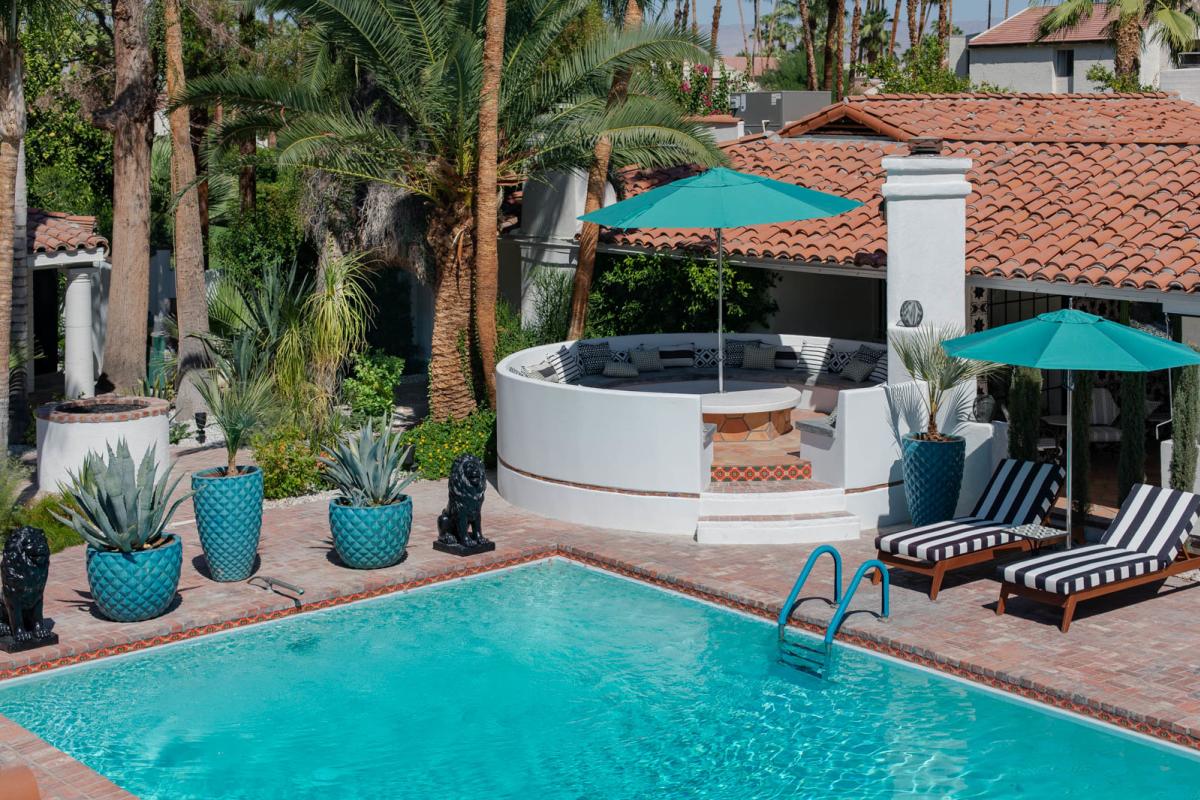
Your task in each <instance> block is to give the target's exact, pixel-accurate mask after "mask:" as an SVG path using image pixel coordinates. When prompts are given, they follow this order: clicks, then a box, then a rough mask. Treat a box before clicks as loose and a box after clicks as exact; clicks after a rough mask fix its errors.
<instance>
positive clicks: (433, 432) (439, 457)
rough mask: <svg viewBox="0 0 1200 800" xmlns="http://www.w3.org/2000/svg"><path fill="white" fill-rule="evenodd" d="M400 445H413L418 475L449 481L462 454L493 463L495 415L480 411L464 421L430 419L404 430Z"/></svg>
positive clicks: (483, 410)
mask: <svg viewBox="0 0 1200 800" xmlns="http://www.w3.org/2000/svg"><path fill="white" fill-rule="evenodd" d="M401 441H402V442H403V443H404V444H406V445H412V448H413V463H414V464H415V466H416V470H417V473H418V474H419V475H420V476H421V477H422V478H425V479H426V480H440V479H442V478H446V477H449V475H450V466H451V465H452V464H453V463H454V459H456V458H458V456H460V455H463V454H465V453H469V454H471V455H473V456H478V457H479V458H481V459H483V460H484V461H486V462H488V463H495V461H496V414H495V413H494V412H493V411H491V410H489V409H480V410H478V411H476V412H475V413H473V414H471V415H470V416H468V417H466V418H465V419H460V420H454V419H448V420H438V419H433V418H429V419H426V420H425V421H424V422H422V423H421V424H420V425H417V426H416V427H415V428H412V429H410V430H407V431H405V432H404V434H403V435H402V439H401Z"/></svg>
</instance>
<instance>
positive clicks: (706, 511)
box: [696, 480, 862, 544]
mask: <svg viewBox="0 0 1200 800" xmlns="http://www.w3.org/2000/svg"><path fill="white" fill-rule="evenodd" d="M743 488H744V489H745V491H740V490H741V489H743ZM861 528H862V526H861V523H860V522H859V519H858V517H856V516H854V515H853V514H851V513H849V512H848V511H846V494H845V492H844V490H842V489H841V488H839V487H837V486H830V485H828V484H823V483H819V482H817V481H810V480H801V481H751V482H747V483H741V484H732V485H731V484H728V483H714V484H712V485H711V486H710V487H709V491H707V492H703V493H701V495H700V519H699V522H698V524H697V526H696V541H698V542H701V543H707V544H811V543H814V542H831V541H845V540H848V539H857V538H858V535H859V533H860V531H861Z"/></svg>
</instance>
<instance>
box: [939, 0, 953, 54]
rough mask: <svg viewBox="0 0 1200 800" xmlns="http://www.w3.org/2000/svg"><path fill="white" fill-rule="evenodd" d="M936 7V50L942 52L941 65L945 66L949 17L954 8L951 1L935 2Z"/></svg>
mask: <svg viewBox="0 0 1200 800" xmlns="http://www.w3.org/2000/svg"><path fill="white" fill-rule="evenodd" d="M936 2H937V7H938V23H937V41H938V49H939V50H941V52H942V63H943V64H945V63H947V62H946V59H947V57H948V55H947V54H948V53H949V52H950V48H949V43H950V15H951V14H952V13H953V8H954V6H953V5H952V4H951V0H936Z"/></svg>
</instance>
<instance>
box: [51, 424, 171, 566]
mask: <svg viewBox="0 0 1200 800" xmlns="http://www.w3.org/2000/svg"><path fill="white" fill-rule="evenodd" d="M107 450H108V455H107V457H101V456H100V455H98V454H96V453H94V452H93V453H88V456H87V458H86V459H85V460H84V462H83V467H82V468H81V469H80V470H79V471H78V472H73V473H71V485H70V486H69V487H68V488H67V490H66V494H67V496H68V497H70V498H71V500H72V501H73V502H72V503H71V504H63V505H62V506H61V507H60V508H61V511H62V513H59V512H57V511H55V512H51V513H52V514H53V515H54V518H55V519H57V520H58V521H59V522H61V523H63V524H64V525H67V526H68V527H70V528H71V529H72V530H73V531H75V532H76V533H78V534H79V535H80V536H82V537H83V539H84V541H86V542H87V543H88V544H90V545H91V546H92V547H94V548H96V549H97V550H106V551H112V552H121V553H132V552H134V551H137V550H148V549H150V548H153V547H156V546H158V545H159V544H160V543H161V542H162V541H163V540H164V536H163V531H164V530H165V529H166V527H167V525H168V524H169V523H170V521H171V517H173V516H174V515H175V511H176V510H177V509H178V508H179V505H180V503H182V502H183V501H184V500H186V499H187V498H188V497H190V496H191V492H188V493H187V494H184V495H183V496H182V497H180V498H179V499H177V500H176V501H175V502H174V503H171V502H170V499H171V494H172V493H173V492H174V491H175V487H176V486H177V485H178V484H179V480H180V478H178V477H177V478H175V480H174V481H172V480H171V473H170V470H168V471H167V472H166V473H164V474H163V475H162V477H159V475H158V464H157V463H156V462H155V460H154V450H153V449H152V448H151V449H147V450H146V455H145V456H143V457H142V463H141V465H140V466H138V467H136V468H135V467H134V463H133V456H131V455H130V454H129V445H128V444H126V442H125V440H124V439H121V440H119V441H118V442H117V449H116V450H115V451H114V450H113V448H112V446H111V445H109V446H108V447H107ZM180 477H182V476H180Z"/></svg>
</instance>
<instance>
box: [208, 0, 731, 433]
mask: <svg viewBox="0 0 1200 800" xmlns="http://www.w3.org/2000/svg"><path fill="white" fill-rule="evenodd" d="M265 5H266V7H267V9H268V10H270V11H274V12H280V13H291V14H294V15H296V16H297V17H299V18H303V19H305V20H306V21H308V23H310V24H312V25H313V26H314V30H315V33H316V36H317V37H318V39H319V44H318V45H317V51H318V53H319V54H320V57H319V58H314V59H313V60H312V62H311V64H310V65H309V67H308V70H307V74H306V76H305V80H304V81H302V82H300V83H294V82H290V81H287V82H285V81H280V80H278V79H274V78H272V77H270V76H263V75H254V74H236V75H221V76H210V77H207V78H201V79H198V80H195V81H193V82H192V83H191V86H190V88H189V92H188V96H187V101H188V102H189V103H192V104H197V103H199V104H208V103H215V102H220V103H222V104H223V106H224V108H226V109H231V110H235V111H236V112H237V113H236V114H231V115H230V118H229V121H228V122H224V123H223V124H221V125H219V126H216V128H215V129H214V133H213V141H214V143H215V144H216V145H217V146H225V147H231V146H233V145H234V144H235V143H236V142H237V141H238V140H239V139H240V138H242V137H244V136H245V135H246V133H247V131H248V130H254V131H255V132H256V133H257V134H258V135H266V134H270V135H273V136H275V137H277V143H278V148H279V157H280V162H281V163H282V164H285V165H295V166H303V167H310V168H314V169H320V170H323V171H326V172H330V173H334V174H338V175H341V176H347V177H350V178H354V179H359V180H364V181H371V182H375V183H378V184H383V185H388V186H391V187H394V188H395V189H396V190H398V191H400V192H403V193H405V194H407V195H409V196H411V197H413V198H416V199H418V200H420V201H421V208H422V211H423V213H424V215H425V221H426V225H425V236H424V238H425V241H426V243H427V244H428V247H429V252H430V254H431V256H432V262H433V264H432V265H431V268H430V269H429V270H428V275H429V278H430V283H431V284H432V285H433V288H434V298H435V299H434V303H435V307H434V332H433V343H432V359H431V363H430V370H429V379H430V380H429V384H430V400H431V411H432V413H433V415H434V416H435V417H437V418H439V419H445V418H451V417H453V418H461V417H464V416H466V415H467V414H469V413H470V412H471V411H472V410H473V409H474V407H475V404H476V401H475V398H474V396H473V394H472V392H471V389H470V381H469V370H470V363H472V361H473V359H471V358H468V359H466V363H464V359H463V357H462V356H463V354H464V351H465V352H466V353H467V354H468V355H470V354H471V353H472V351H473V331H472V325H471V319H470V309H471V299H472V298H471V286H472V270H471V258H472V253H473V236H472V209H473V198H472V188H473V185H474V184H473V180H472V179H473V170H474V160H475V158H474V157H475V140H476V136H477V122H478V119H477V114H478V105H479V104H478V93H479V86H480V80H481V72H480V71H481V49H480V47H479V40H480V38H481V37H480V34H481V25H482V24H483V20H484V17H485V14H484V11H485V2H483V0H458V1H457V2H449V3H445V2H439V1H438V0H381V1H379V2H368V1H367V0H310V1H309V2H303V3H296V2H288V1H287V0H271V1H270V2H268V3H266V4H265ZM585 6H586V0H520V1H519V2H515V3H513V4H512V5H511V7H510V8H509V25H508V28H507V32H506V39H505V43H504V45H505V47H504V51H505V53H506V56H505V63H504V69H503V76H502V84H501V85H502V87H503V88H502V90H501V98H500V108H499V128H500V136H499V141H500V149H499V151H498V156H497V176H498V181H499V183H500V185H513V184H515V183H518V182H520V181H521V180H523V179H524V178H525V177H526V176H528V175H530V174H536V173H541V172H545V171H547V170H552V169H560V168H568V167H579V166H584V165H586V164H587V163H588V161H589V158H590V154H591V149H592V145H593V144H594V142H595V140H596V138H597V136H599V135H601V134H602V133H604V134H607V135H608V136H610V138H611V139H612V141H613V145H614V154H615V156H614V163H615V165H617V166H620V165H624V164H629V163H633V162H637V163H640V164H642V165H645V166H653V165H658V164H670V163H679V162H683V161H699V162H701V163H712V162H713V161H714V160H715V155H714V150H713V146H712V142H711V140H710V139H708V138H707V137H706V136H705V134H704V133H703V132H702V131H701V130H700V129H699V128H698V127H696V126H694V125H692V124H691V123H688V122H686V121H685V120H684V119H683V118H682V115H681V113H680V112H679V111H678V110H677V109H674V108H673V107H672V106H671V105H669V104H665V103H662V102H658V101H657V100H656V99H655V98H654V97H652V96H650V95H646V94H633V93H631V94H630V96H629V98H628V100H627V101H626V102H625V103H623V104H621V105H620V106H619V107H616V108H606V102H605V101H606V95H607V90H608V80H609V77H610V76H611V74H612V73H613V71H614V70H618V69H623V68H632V67H636V66H639V65H645V64H648V63H650V62H653V61H662V60H668V59H678V60H685V59H688V60H703V59H704V58H706V57H707V43H706V42H704V41H703V40H701V39H699V38H698V37H694V36H691V35H688V34H684V33H682V32H680V31H675V30H670V29H664V28H659V27H646V28H641V29H638V30H636V31H627V32H621V33H617V32H615V31H612V30H605V31H604V32H603V34H602V35H594V36H591V37H588V38H586V39H584V40H583V41H582V42H580V43H579V45H578V46H577V49H576V51H575V52H574V53H573V54H572V55H571V57H570V58H567V59H563V60H559V61H558V62H557V65H556V68H555V69H554V70H553V71H548V70H547V69H546V65H547V63H548V62H549V61H550V59H549V56H550V54H551V53H553V52H555V49H556V46H557V42H558V41H559V40H560V39H561V37H562V36H563V34H564V31H565V30H566V28H567V26H568V25H569V24H570V23H571V21H572V20H574V19H575V18H577V17H578V16H579V15H580V13H581V12H582V11H583V9H584V8H585ZM360 76H361V77H362V80H359V77H360Z"/></svg>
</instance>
